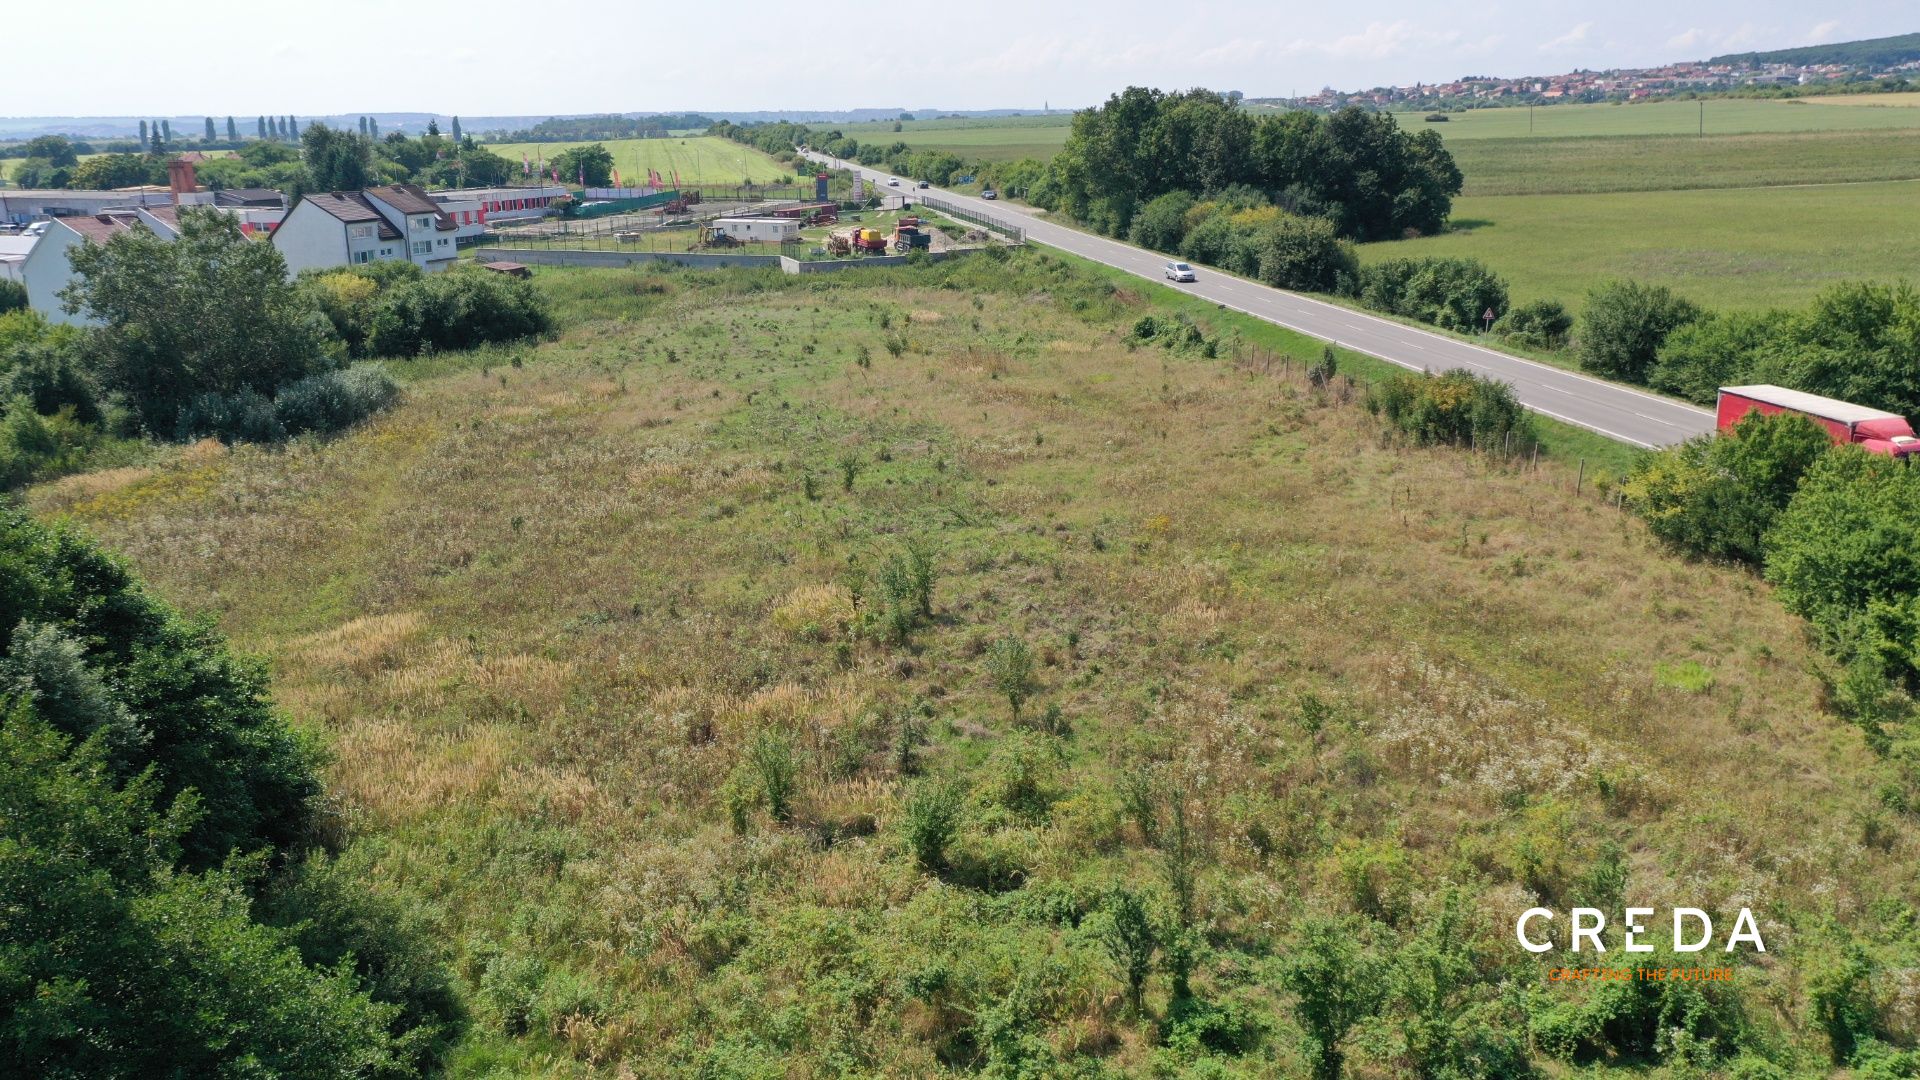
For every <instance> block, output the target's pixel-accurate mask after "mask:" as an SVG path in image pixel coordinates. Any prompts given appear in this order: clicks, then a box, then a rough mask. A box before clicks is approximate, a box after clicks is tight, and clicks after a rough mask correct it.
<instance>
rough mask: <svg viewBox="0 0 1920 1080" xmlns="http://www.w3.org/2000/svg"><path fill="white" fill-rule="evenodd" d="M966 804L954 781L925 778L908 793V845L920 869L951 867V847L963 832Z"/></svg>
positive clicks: (905, 816) (905, 824)
mask: <svg viewBox="0 0 1920 1080" xmlns="http://www.w3.org/2000/svg"><path fill="white" fill-rule="evenodd" d="M965 807H966V803H965V800H964V799H963V798H962V796H961V792H960V789H959V788H958V787H956V786H955V785H953V784H951V783H946V782H943V781H937V780H931V779H929V780H922V781H921V782H920V783H918V784H916V785H915V786H914V788H913V791H912V792H911V793H910V794H909V795H908V796H907V801H906V806H905V808H904V811H905V812H904V813H903V814H902V818H901V820H902V825H903V831H904V832H905V834H906V841H907V848H908V849H909V850H910V851H912V852H913V858H914V861H915V862H916V863H918V864H919V865H920V869H922V870H925V871H926V872H928V873H930V874H937V873H939V872H940V871H941V870H944V869H946V866H947V846H948V845H949V844H951V843H953V839H954V837H955V836H956V835H958V834H959V832H960V820H961V815H962V813H963V812H964V810H965Z"/></svg>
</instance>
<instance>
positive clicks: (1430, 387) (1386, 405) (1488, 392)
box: [1367, 371, 1533, 450]
mask: <svg viewBox="0 0 1920 1080" xmlns="http://www.w3.org/2000/svg"><path fill="white" fill-rule="evenodd" d="M1367 409H1368V411H1370V412H1372V413H1374V414H1375V415H1377V416H1383V417H1385V418H1386V420H1387V422H1388V423H1391V424H1393V425H1394V426H1395V427H1397V428H1399V429H1400V430H1402V431H1404V432H1406V433H1407V434H1408V435H1411V436H1413V439H1414V441H1415V442H1416V443H1419V444H1420V445H1422V446H1431V445H1436V444H1445V445H1449V446H1467V447H1477V448H1479V449H1482V450H1492V449H1493V448H1495V447H1504V446H1513V447H1516V448H1517V447H1518V446H1520V445H1522V444H1523V443H1524V442H1526V441H1528V440H1531V439H1532V438H1533V418H1532V416H1530V415H1529V414H1528V413H1527V411H1526V409H1524V408H1523V407H1521V405H1520V400H1519V399H1518V398H1516V397H1515V396H1514V394H1513V387H1511V386H1508V385H1507V384H1506V383H1503V382H1498V381H1496V380H1493V379H1489V378H1486V377H1485V376H1481V375H1476V374H1474V373H1473V372H1470V371H1449V372H1447V373H1445V374H1443V375H1437V376H1426V375H1414V374H1411V373H1408V374H1401V375H1394V376H1391V377H1389V378H1388V379H1386V380H1384V381H1382V382H1380V383H1377V384H1375V385H1374V387H1373V388H1372V390H1371V391H1370V392H1369V393H1368V395H1367Z"/></svg>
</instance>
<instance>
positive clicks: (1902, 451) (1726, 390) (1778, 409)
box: [1715, 384, 1920, 459]
mask: <svg viewBox="0 0 1920 1080" xmlns="http://www.w3.org/2000/svg"><path fill="white" fill-rule="evenodd" d="M1755 412H1757V413H1761V414H1763V415H1767V416H1772V415H1775V414H1777V413H1795V414H1797V415H1800V416H1804V417H1806V418H1807V419H1809V420H1812V421H1813V422H1814V423H1816V424H1819V425H1820V426H1821V427H1823V428H1825V429H1827V434H1828V435H1829V436H1831V437H1832V438H1833V441H1834V442H1836V443H1852V444H1854V445H1856V446H1859V447H1860V448H1862V449H1864V450H1867V451H1869V452H1871V453H1875V454H1891V455H1893V456H1894V457H1902V458H1904V457H1907V456H1909V455H1913V456H1914V457H1915V458H1916V459H1920V438H1915V437H1914V434H1913V428H1912V427H1911V426H1910V425H1909V424H1908V423H1907V418H1906V417H1904V416H1901V415H1900V414H1898V413H1890V412H1886V411H1884V410H1881V409H1870V408H1868V407H1866V406H1865V405H1855V404H1853V403H1852V402H1850V401H1840V400H1838V399H1837V398H1830V397H1821V396H1820V395H1819V394H1809V393H1807V392H1806V391H1804V390H1789V389H1787V388H1786V387H1784V386H1772V385H1768V384H1762V385H1758V386H1723V387H1721V388H1720V400H1719V406H1718V408H1717V409H1716V410H1715V426H1716V427H1718V428H1719V429H1720V430H1721V431H1726V430H1728V429H1730V428H1732V427H1733V425H1734V424H1736V423H1739V422H1740V420H1741V419H1743V418H1744V417H1745V416H1746V415H1747V414H1748V413H1755Z"/></svg>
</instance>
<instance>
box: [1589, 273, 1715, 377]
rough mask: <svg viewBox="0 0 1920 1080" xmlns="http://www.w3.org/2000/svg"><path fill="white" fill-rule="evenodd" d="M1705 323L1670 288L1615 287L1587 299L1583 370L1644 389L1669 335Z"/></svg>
mask: <svg viewBox="0 0 1920 1080" xmlns="http://www.w3.org/2000/svg"><path fill="white" fill-rule="evenodd" d="M1698 318H1700V309H1699V308H1697V307H1695V306H1693V305H1692V304H1690V303H1688V302H1687V301H1686V300H1683V299H1681V298H1680V297H1678V296H1675V295H1674V293H1673V290H1671V289H1669V288H1667V287H1666V286H1665V285H1642V284H1640V283H1639V282H1635V281H1610V282H1608V283H1606V284H1604V285H1601V286H1600V287H1599V288H1596V289H1594V290H1593V291H1592V292H1590V293H1588V294H1587V306H1586V310H1584V311H1582V312H1581V313H1580V333H1579V337H1578V338H1577V339H1576V341H1575V345H1576V346H1577V351H1578V354H1579V357H1580V366H1581V367H1583V368H1585V369H1586V370H1588V371H1591V372H1593V373H1594V374H1595V375H1602V376H1605V377H1606V378H1609V379H1618V380H1620V381H1621V382H1630V383H1644V382H1646V381H1647V378H1648V376H1649V375H1651V374H1652V372H1653V368H1654V364H1655V362H1656V360H1657V359H1658V358H1659V354H1660V347H1661V346H1662V345H1664V344H1665V343H1666V340H1667V335H1669V334H1671V333H1673V332H1674V331H1675V330H1678V329H1679V328H1681V327H1682V326H1685V325H1687V324H1688V323H1691V322H1693V321H1695V320H1696V319H1698Z"/></svg>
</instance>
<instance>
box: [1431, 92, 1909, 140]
mask: <svg viewBox="0 0 1920 1080" xmlns="http://www.w3.org/2000/svg"><path fill="white" fill-rule="evenodd" d="M1704 109H1705V112H1704V116H1705V124H1706V133H1707V134H1709V135H1740V134H1748V133H1753V132H1783V131H1857V130H1863V129H1871V128H1909V129H1920V109H1914V110H1908V109H1875V108H1842V107H1839V106H1837V105H1832V106H1823V105H1801V104H1796V103H1794V102H1792V101H1762V100H1748V99H1742V98H1712V99H1708V100H1706V101H1705V103H1704ZM1528 113H1532V125H1533V126H1532V129H1531V131H1530V130H1529V129H1528ZM1397 115H1398V118H1399V120H1400V123H1401V125H1402V126H1404V127H1406V128H1408V129H1410V130H1414V131H1418V130H1420V129H1421V128H1423V127H1430V128H1433V129H1435V130H1437V131H1439V132H1440V133H1441V134H1442V135H1443V136H1445V137H1446V138H1447V140H1448V141H1449V142H1453V141H1457V140H1466V139H1520V138H1527V137H1529V136H1532V137H1535V138H1554V137H1558V136H1569V135H1694V134H1698V132H1699V130H1700V124H1701V118H1702V102H1700V101H1649V102H1640V103H1637V104H1631V105H1629V104H1619V105H1611V104H1609V105H1539V106H1535V107H1534V108H1532V109H1527V108H1525V107H1521V106H1516V107H1510V108H1494V109H1469V110H1467V111H1465V112H1456V113H1447V114H1446V115H1447V116H1448V117H1449V119H1448V120H1447V121H1446V122H1445V123H1439V124H1429V123H1426V122H1425V121H1424V120H1423V119H1422V117H1423V116H1425V115H1426V114H1425V113H1421V112H1403V113H1399V114H1397Z"/></svg>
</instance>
